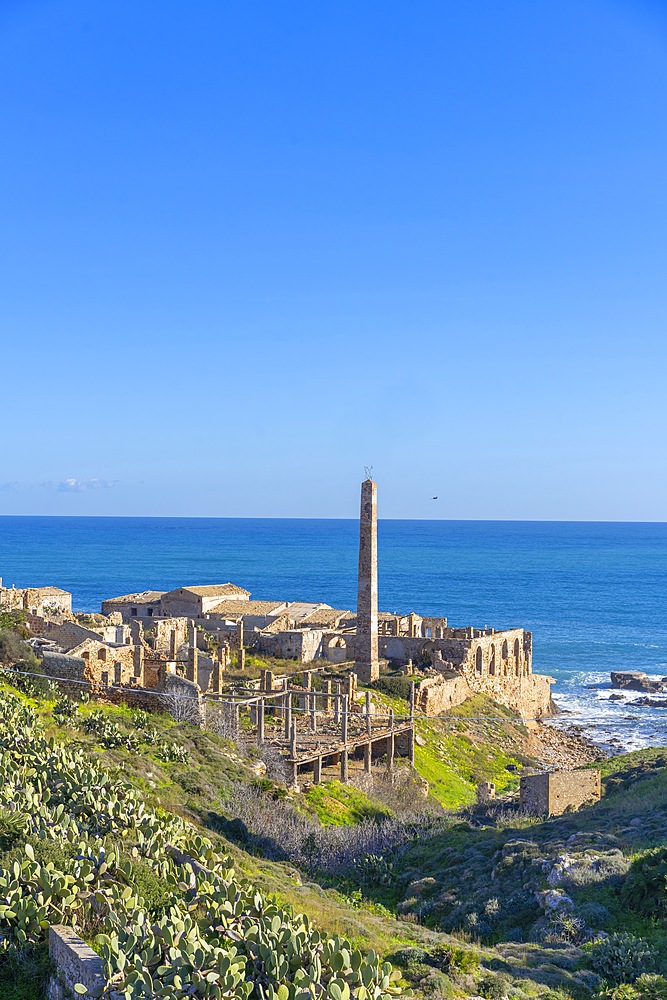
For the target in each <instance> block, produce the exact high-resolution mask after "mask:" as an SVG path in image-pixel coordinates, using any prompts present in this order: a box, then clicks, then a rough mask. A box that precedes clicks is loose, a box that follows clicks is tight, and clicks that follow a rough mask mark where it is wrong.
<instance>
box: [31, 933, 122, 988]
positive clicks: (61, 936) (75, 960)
mask: <svg viewBox="0 0 667 1000" xmlns="http://www.w3.org/2000/svg"><path fill="white" fill-rule="evenodd" d="M49 958H50V959H51V962H52V963H53V966H54V971H53V974H52V976H51V980H50V982H49V985H48V988H47V994H46V995H47V998H48V1000H69V998H70V997H73V996H76V995H77V994H76V993H75V992H74V986H75V985H76V983H81V984H82V985H83V986H86V987H87V989H88V992H89V993H90V994H91V995H93V996H95V994H96V993H97V991H98V990H99V992H102V990H103V989H105V987H106V985H107V980H106V976H105V975H104V962H103V961H102V959H101V958H100V956H99V955H96V954H95V952H94V951H93V949H92V948H89V947H88V945H87V944H86V943H85V941H82V940H81V938H80V937H79V936H78V935H77V934H75V933H74V931H73V930H72V928H71V927H65V926H64V925H62V924H52V925H51V926H50V927H49ZM93 991H95V992H93Z"/></svg>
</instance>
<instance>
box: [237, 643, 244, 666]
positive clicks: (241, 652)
mask: <svg viewBox="0 0 667 1000" xmlns="http://www.w3.org/2000/svg"><path fill="white" fill-rule="evenodd" d="M237 666H238V668H239V670H245V649H244V647H243V646H240V647H239V659H238V664H237Z"/></svg>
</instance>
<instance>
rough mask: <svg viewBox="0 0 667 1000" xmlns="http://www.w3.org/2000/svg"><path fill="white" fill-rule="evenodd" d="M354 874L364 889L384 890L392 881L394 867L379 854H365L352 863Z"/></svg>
mask: <svg viewBox="0 0 667 1000" xmlns="http://www.w3.org/2000/svg"><path fill="white" fill-rule="evenodd" d="M354 873H355V875H356V876H357V878H358V879H359V883H360V885H361V886H362V887H363V888H365V889H386V888H388V887H389V886H390V885H391V884H392V883H393V881H394V878H395V875H394V866H393V864H392V863H391V861H387V860H386V859H385V858H383V857H382V856H381V855H379V854H366V855H365V856H364V857H363V858H360V859H359V860H358V861H355V862H354Z"/></svg>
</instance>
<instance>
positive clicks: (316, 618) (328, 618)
mask: <svg viewBox="0 0 667 1000" xmlns="http://www.w3.org/2000/svg"><path fill="white" fill-rule="evenodd" d="M351 614H352V612H351V611H340V610H337V609H336V608H318V609H317V611H313V613H312V614H310V615H307V616H306V617H305V618H302V619H301V620H300V621H299V622H297V624H298V626H299V627H300V628H303V627H306V628H331V627H335V626H336V625H338V622H339V621H340V620H341V618H346V617H348V616H349V615H351Z"/></svg>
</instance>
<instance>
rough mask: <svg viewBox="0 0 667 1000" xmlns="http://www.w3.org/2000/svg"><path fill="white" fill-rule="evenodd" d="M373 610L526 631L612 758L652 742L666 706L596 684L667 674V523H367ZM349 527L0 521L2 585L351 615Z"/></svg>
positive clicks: (579, 719) (571, 719) (570, 718)
mask: <svg viewBox="0 0 667 1000" xmlns="http://www.w3.org/2000/svg"><path fill="white" fill-rule="evenodd" d="M378 541H379V592H380V609H381V610H385V611H392V612H393V611H400V612H404V613H405V612H409V611H417V612H419V613H421V614H425V615H437V616H441V615H442V616H446V617H447V618H448V619H449V623H450V625H453V626H457V627H459V626H466V625H475V626H477V627H483V626H494V627H495V628H497V629H502V628H508V627H511V626H514V627H517V626H521V627H523V628H525V629H528V630H530V631H532V633H533V668H534V670H535V671H537V672H540V673H546V674H550V675H551V676H552V677H554V678H555V681H556V683H555V685H554V697H555V700H556V702H557V703H558V705H559V706H560V707H561V708H562V709H563V710H564V711H565V713H567V714H564V715H563V716H561V717H560V718H559V719H558V720H557V723H556V724H558V725H572V724H576V725H579V726H581V727H582V728H583V730H584V732H585V733H586V734H587V735H589V736H590V737H591V738H592V739H594V740H595V741H596V742H598V743H599V744H600V745H601V746H603V747H605V749H608V750H610V751H612V752H620V751H622V750H632V749H639V748H642V747H648V746H665V745H667V709H664V708H657V707H643V706H642V707H639V706H636V705H633V704H632V702H633V701H634V700H635V698H636V697H637V695H627V696H625V697H624V698H623V700H621V701H615V700H610V695H611V694H612V693H613V692H612V690H611V687H610V678H609V675H610V671H612V670H618V669H621V670H642V671H645V672H646V673H647V674H649V675H650V676H654V677H658V678H661V677H663V676H667V523H627V522H624V523H610V522H599V523H595V522H571V521H558V522H546V521H445V520H429V521H417V520H406V521H403V520H381V521H380V522H379V526H378ZM357 546H358V522H357V521H355V520H317V519H308V520H305V519H303V520H301V519H255V518H248V519H246V518H144V517H134V518H121V517H7V516H5V517H0V576H2V578H3V582H4V585H5V586H11V585H12V584H15V585H16V586H18V587H22V586H36V585H41V584H54V585H57V586H60V587H63V588H64V589H66V590H70V591H71V592H72V594H73V597H74V609H75V610H77V611H99V609H100V602H101V601H102V600H103V598H105V597H113V596H116V595H119V594H126V593H132V592H136V591H141V590H147V589H155V590H169V589H172V588H174V587H178V586H183V585H187V584H206V583H225V582H227V581H232V582H233V583H236V584H239V585H241V586H242V587H245V588H246V589H247V590H250V591H251V592H252V595H253V597H255V598H258V599H280V600H308V601H322V602H325V603H327V604H330V605H332V606H333V607H337V608H344V609H348V608H349V609H352V610H353V609H354V608H355V606H356V569H357Z"/></svg>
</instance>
